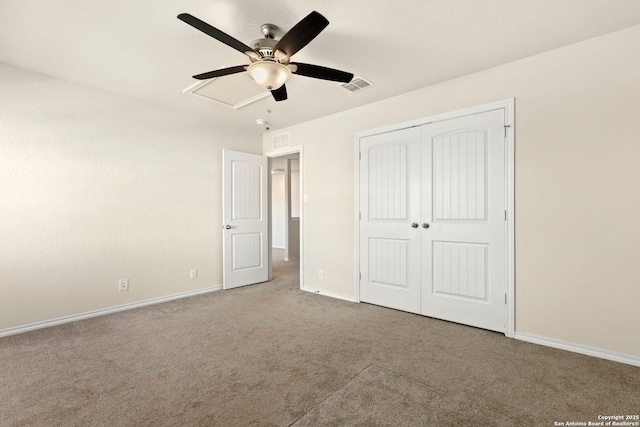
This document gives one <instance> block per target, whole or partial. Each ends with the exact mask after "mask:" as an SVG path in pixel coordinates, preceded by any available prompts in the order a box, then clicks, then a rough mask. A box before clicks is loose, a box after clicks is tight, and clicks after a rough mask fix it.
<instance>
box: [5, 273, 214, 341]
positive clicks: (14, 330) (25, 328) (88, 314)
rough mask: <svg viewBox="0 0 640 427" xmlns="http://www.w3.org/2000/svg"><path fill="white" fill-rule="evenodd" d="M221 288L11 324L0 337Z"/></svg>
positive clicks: (199, 290) (210, 288)
mask: <svg viewBox="0 0 640 427" xmlns="http://www.w3.org/2000/svg"><path fill="white" fill-rule="evenodd" d="M221 289H222V285H218V286H210V287H208V288H203V289H198V290H195V291H188V292H181V293H179V294H173V295H168V296H166V297H158V298H151V299H148V300H144V301H138V302H133V303H130V304H123V305H117V306H115V307H109V308H101V309H99V310H93V311H87V312H84V313H79V314H72V315H69V316H63V317H57V318H55V319H49V320H43V321H40V322H34V323H27V324H26V325H20V326H13V327H11V328H6V329H0V338H2V337H6V336H9V335H16V334H21V333H23V332H29V331H35V330H36V329H42V328H48V327H50V326H57V325H62V324H64V323H71V322H76V321H78V320H84V319H90V318H92V317H98V316H104V315H105V314H112V313H117V312H119V311H125V310H132V309H134V308H140V307H145V306H148V305H153V304H160V303H163V302H168V301H173V300H176V299H180V298H187V297H192V296H196V295H202V294H206V293H209V292H215V291H219V290H221Z"/></svg>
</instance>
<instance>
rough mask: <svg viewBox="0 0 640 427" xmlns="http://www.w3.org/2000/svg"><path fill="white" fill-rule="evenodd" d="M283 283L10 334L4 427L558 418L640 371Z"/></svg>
mask: <svg viewBox="0 0 640 427" xmlns="http://www.w3.org/2000/svg"><path fill="white" fill-rule="evenodd" d="M278 264H279V265H280V266H281V267H283V268H281V269H279V270H277V271H276V274H275V280H274V281H273V282H270V283H266V284H259V285H254V286H248V287H244V288H239V289H236V290H231V291H222V292H215V293H211V294H207V295H202V296H198V297H193V298H188V299H183V300H178V301H173V302H169V303H165V304H161V305H156V306H150V307H145V308H141V309H137V310H131V311H127V312H122V313H118V314H114V315H109V316H103V317H99V318H94V319H89V320H85V321H81V322H76V323H71V324H67V325H62V326H58V327H53V328H48V329H43V330H39V331H34V332H30V333H26V334H22V335H16V336H11V337H6V338H1V339H0V426H3V427H5V426H32V425H33V426H178V425H200V426H208V425H211V426H244V425H276V426H288V425H296V426H302V425H305V426H311V425H314V426H317V425H336V426H338V425H340V426H342V425H362V426H365V425H366V426H372V425H407V426H408V425H434V426H449V425H451V426H453V425H456V426H459V425H469V426H476V425H496V426H526V425H532V426H552V425H553V422H554V421H564V422H566V421H581V420H585V421H587V420H592V421H593V420H597V416H598V415H599V414H608V415H611V414H637V413H638V412H640V405H639V404H638V402H639V401H640V368H637V367H632V366H628V365H623V364H619V363H614V362H609V361H605V360H600V359H595V358H591V357H587V356H582V355H578V354H573V353H568V352H564V351H560V350H554V349H549V348H545V347H541V346H536V345H533V344H527V343H524V342H520V341H516V340H511V339H508V338H505V337H504V336H502V335H500V334H496V333H492V332H487V331H483V330H480V329H475V328H470V327H465V326H461V325H456V324H453V323H448V322H443V321H439V320H435V319H430V318H426V317H421V316H417V315H412V314H408V313H403V312H400V311H395V310H389V309H386V308H382V307H376V306H373V305H368V304H353V303H349V302H346V301H340V300H335V299H331V298H326V297H322V296H318V295H314V294H310V293H306V292H302V291H300V289H299V288H298V281H297V270H296V269H295V267H296V266H295V265H291V264H292V263H284V262H282V261H280V262H279V263H278Z"/></svg>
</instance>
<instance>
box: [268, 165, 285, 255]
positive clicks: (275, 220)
mask: <svg viewBox="0 0 640 427" xmlns="http://www.w3.org/2000/svg"><path fill="white" fill-rule="evenodd" d="M284 204H285V176H284V173H277V174H273V175H271V246H273V247H274V248H282V249H284V248H285V247H286V246H287V242H286V239H287V235H286V230H285V227H286V225H287V224H286V221H287V219H286V217H285V205H284Z"/></svg>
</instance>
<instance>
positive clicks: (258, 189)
mask: <svg viewBox="0 0 640 427" xmlns="http://www.w3.org/2000/svg"><path fill="white" fill-rule="evenodd" d="M267 206H268V159H267V158H266V157H264V156H258V155H255V154H248V153H240V152H238V151H231V150H222V224H223V266H224V268H223V288H224V289H230V288H236V287H238V286H244V285H251V284H253V283H259V282H266V281H267V280H268V275H269V263H268V256H269V253H268V243H269V235H268V234H267V233H268V229H269V224H268V223H269V217H268V215H269V212H268V207H267Z"/></svg>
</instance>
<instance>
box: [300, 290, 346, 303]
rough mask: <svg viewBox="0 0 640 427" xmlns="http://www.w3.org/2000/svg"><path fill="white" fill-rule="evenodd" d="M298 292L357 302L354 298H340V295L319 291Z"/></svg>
mask: <svg viewBox="0 0 640 427" xmlns="http://www.w3.org/2000/svg"><path fill="white" fill-rule="evenodd" d="M300 290H302V291H305V292H310V293H312V294H318V295H322V296H325V297H329V298H335V299H341V300H343V301H349V302H358V300H356V299H355V298H350V297H345V296H342V295H336V294H332V293H330V292H325V291H321V290H319V289H311V288H300Z"/></svg>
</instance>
